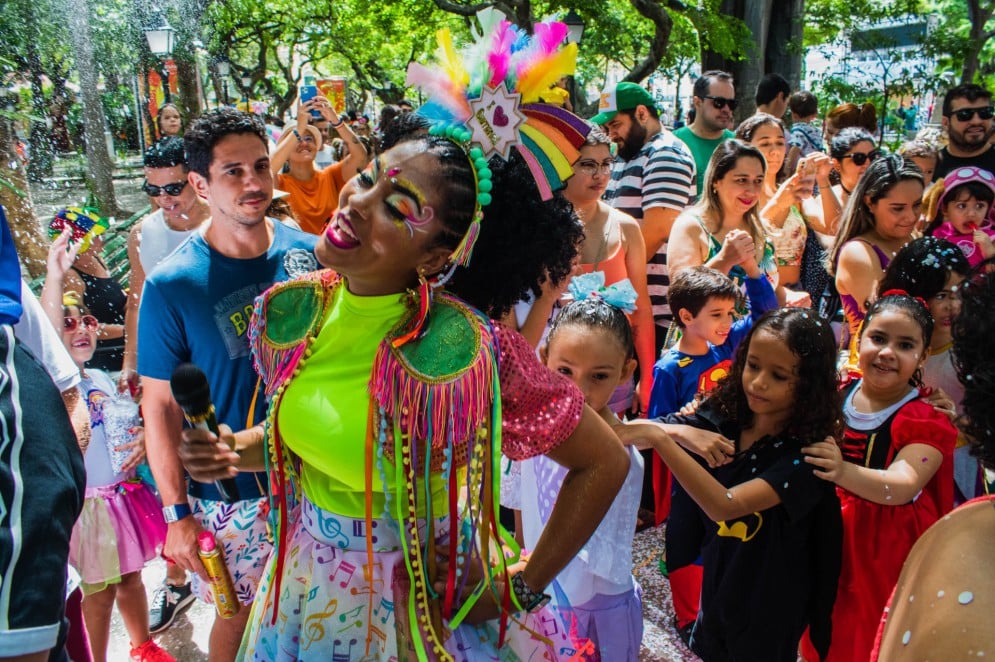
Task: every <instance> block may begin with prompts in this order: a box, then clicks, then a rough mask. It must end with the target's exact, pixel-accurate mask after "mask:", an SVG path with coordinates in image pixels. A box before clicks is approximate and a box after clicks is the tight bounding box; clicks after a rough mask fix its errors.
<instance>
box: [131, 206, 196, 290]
mask: <svg viewBox="0 0 995 662" xmlns="http://www.w3.org/2000/svg"><path fill="white" fill-rule="evenodd" d="M140 232H141V236H142V243H141V245H140V246H139V249H138V259H139V261H140V262H141V263H142V269H143V270H144V271H145V275H148V274H150V273H152V270H153V269H155V267H156V265H157V264H159V263H160V262H162V261H163V260H164V259H166V257H167V256H169V254H170V253H172V252H173V251H174V250H176V247H177V246H179V245H180V244H182V243H183V242H184V240H186V238H187V237H189V236H190V234H191V233H192V232H193V230H174V229H173V228H171V227H169V225H168V224H167V223H166V218H165V217H164V216H163V214H162V210H161V209H157V210H155V211H154V212H152V213H151V214H149V215H148V216H146V217H145V219H144V220H143V221H142V229H141V230H140Z"/></svg>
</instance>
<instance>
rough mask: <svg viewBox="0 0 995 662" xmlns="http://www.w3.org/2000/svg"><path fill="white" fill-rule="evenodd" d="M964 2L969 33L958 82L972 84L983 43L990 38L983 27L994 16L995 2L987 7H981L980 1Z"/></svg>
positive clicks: (977, 68) (990, 35)
mask: <svg viewBox="0 0 995 662" xmlns="http://www.w3.org/2000/svg"><path fill="white" fill-rule="evenodd" d="M966 1H967V17H968V20H970V21H971V31H970V32H969V33H968V37H967V40H968V44H969V46H968V49H967V52H966V53H965V54H964V70H963V71H962V72H961V79H960V82H961V83H973V82H974V78H975V76H976V75H977V73H978V70H979V69H980V67H981V49H982V48H984V47H985V42H986V41H987V40H988V39H990V38H991V37H992V34H991V33H986V32H985V25H986V24H987V23H988V21H990V20H991V18H992V16H993V15H995V2H992V3H991V4H990V5H989V6H987V7H982V2H981V0H966Z"/></svg>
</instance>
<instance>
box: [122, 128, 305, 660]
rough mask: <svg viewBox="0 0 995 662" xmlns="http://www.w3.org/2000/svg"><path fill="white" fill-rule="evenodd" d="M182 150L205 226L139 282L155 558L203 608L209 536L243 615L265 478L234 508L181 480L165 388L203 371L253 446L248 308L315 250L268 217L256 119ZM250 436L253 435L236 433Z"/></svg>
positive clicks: (234, 632)
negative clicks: (205, 212)
mask: <svg viewBox="0 0 995 662" xmlns="http://www.w3.org/2000/svg"><path fill="white" fill-rule="evenodd" d="M184 144H185V147H186V155H187V164H188V166H189V170H190V172H189V173H187V183H188V186H189V187H190V188H192V189H193V190H194V191H195V192H196V194H197V196H199V197H200V198H203V199H204V200H206V201H207V205H208V207H209V208H210V213H211V217H210V220H209V221H207V222H205V223H204V224H203V225H202V226H200V228H199V229H198V230H197V231H196V232H194V233H193V235H191V236H190V238H189V239H188V240H187V241H185V242H184V243H183V244H182V245H180V246H179V247H178V248H177V249H176V250H175V251H173V253H172V254H171V255H170V256H169V257H167V258H166V259H164V260H163V261H162V262H160V263H159V265H158V266H157V267H155V269H154V270H153V271H152V273H151V274H149V276H148V278H147V279H146V280H145V287H144V291H143V293H142V302H141V308H140V312H139V316H138V373H139V374H140V375H141V378H142V387H143V390H144V396H143V398H142V412H143V414H144V417H145V443H146V449H147V452H148V459H149V466H150V467H151V468H152V474H153V475H154V476H155V480H156V485H157V487H158V488H159V493H160V495H161V497H162V504H163V506H164V508H163V515H164V516H165V518H166V522H167V523H168V524H167V527H168V528H167V531H166V544H165V547H164V548H163V554H164V555H165V556H166V557H167V558H170V559H172V560H173V561H174V562H175V563H176V564H177V565H178V566H180V567H181V568H183V569H185V570H191V571H193V572H194V573H196V578H195V579H194V582H193V587H192V589H193V592H194V593H195V594H197V595H198V597H200V598H201V599H202V600H204V601H206V602H211V601H212V600H211V597H210V588H209V585H208V583H207V579H208V577H207V572H206V571H205V569H204V566H203V564H202V563H201V562H200V559H199V558H198V556H197V547H198V545H197V536H198V535H199V534H200V533H201V532H203V531H208V532H210V533H211V534H212V535H213V536H214V538H215V539H216V540H217V544H218V546H219V547H220V548H221V549H222V550H223V553H224V558H225V563H226V564H227V565H228V570H229V572H230V573H231V577H232V581H233V584H234V588H235V592H236V594H237V596H238V599H239V601H240V602H241V604H243V605H248V604H249V603H251V602H252V600H253V598H254V597H255V591H256V586H257V584H258V582H259V580H260V578H261V577H262V574H263V567H264V565H265V563H266V559H267V558H268V556H269V553H270V550H271V549H272V545H271V543H270V541H269V539H268V534H267V528H266V513H267V508H266V501H267V497H266V487H265V486H266V485H267V477H266V474H265V472H260V473H258V474H257V473H251V472H247V473H240V474H238V476H237V477H235V478H234V482H235V485H236V487H237V492H238V494H237V496H233V502H232V503H226V501H225V499H224V496H223V495H222V494H221V493H220V491H219V490H218V489H217V488H216V486H215V485H214V484H208V483H200V482H197V481H194V480H187V479H186V477H185V475H184V472H183V465H182V464H181V462H180V458H179V455H178V454H177V448H178V445H179V441H180V433H181V430H182V427H183V414H182V412H181V410H180V407H179V405H178V404H177V403H176V401H175V400H174V399H173V396H172V391H171V389H170V377H171V375H172V374H173V370H175V368H176V367H177V366H178V365H179V364H181V363H186V362H190V363H194V364H196V365H197V366H199V367H200V368H201V369H202V370H203V371H204V373H205V375H206V376H207V382H208V386H209V387H210V393H211V399H212V401H213V403H214V406H215V407H216V408H217V410H216V416H217V420H218V422H219V423H222V424H224V425H227V426H228V427H230V428H231V429H233V430H239V431H240V432H238V433H237V434H236V441H237V444H236V450H238V449H240V448H242V445H241V444H242V443H243V440H244V439H245V438H247V437H248V438H254V437H256V436H259V435H261V434H262V427H261V422H262V419H263V417H264V413H265V409H266V408H265V406H263V405H262V404H261V403H262V402H263V398H257V397H256V396H257V389H258V388H259V385H258V382H257V377H256V373H255V370H254V369H253V367H252V357H251V356H250V353H249V340H248V329H249V317H250V315H251V313H252V308H253V301H254V300H255V298H256V297H257V296H258V295H259V294H261V293H262V292H264V291H265V290H266V289H267V288H269V287H270V286H271V285H272V284H273V283H274V282H277V281H282V280H286V279H288V278H292V277H294V276H299V275H302V274H303V273H306V272H308V271H313V270H314V269H316V268H317V266H318V263H317V259H316V258H315V256H314V245H315V242H316V238H315V237H314V236H313V235H309V234H305V233H303V232H300V231H298V230H294V229H292V228H290V227H288V226H286V225H284V224H283V223H280V222H279V221H276V220H274V219H272V218H268V217H267V216H266V210H267V208H268V207H269V205H270V202H271V201H272V199H273V175H272V172H271V171H270V157H269V150H268V145H267V134H266V127H265V126H264V125H263V123H262V121H261V120H260V119H259V118H258V117H256V116H255V115H249V114H246V113H242V112H240V111H237V110H234V109H232V108H220V109H218V110H214V111H211V112H209V113H205V114H204V115H202V116H201V117H199V118H198V119H197V120H195V121H194V122H193V124H191V126H190V128H189V129H187V132H186V134H185V135H184ZM256 400H258V402H256ZM247 424H248V425H249V426H253V425H254V427H249V429H247V430H243V428H245V427H246V426H247ZM248 616H249V609H248V608H243V609H242V610H241V611H240V612H239V613H238V614H237V615H236V616H234V617H233V618H228V619H222V618H218V619H215V621H214V626H213V628H212V630H211V638H210V644H209V657H210V660H212V662H219V661H221V660H234V659H235V656H236V651H237V650H238V645H239V643H240V641H241V639H242V632H243V630H244V629H245V624H246V621H247V619H248Z"/></svg>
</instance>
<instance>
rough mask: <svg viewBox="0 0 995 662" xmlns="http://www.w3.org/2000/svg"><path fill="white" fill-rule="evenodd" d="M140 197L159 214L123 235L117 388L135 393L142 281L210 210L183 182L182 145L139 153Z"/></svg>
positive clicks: (176, 141) (163, 143)
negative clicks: (125, 270) (124, 283)
mask: <svg viewBox="0 0 995 662" xmlns="http://www.w3.org/2000/svg"><path fill="white" fill-rule="evenodd" d="M143 161H144V165H145V181H144V182H143V183H142V191H144V192H145V195H147V196H149V198H150V199H151V200H152V201H153V202H156V203H158V205H159V208H158V209H156V210H155V211H153V212H152V213H151V214H149V215H148V216H146V217H145V218H143V219H142V220H141V221H139V222H138V223H137V224H135V226H134V227H133V228H132V229H131V233H130V234H129V235H128V265H129V267H130V272H129V275H128V292H129V297H128V307H127V310H126V311H125V322H124V326H125V346H124V364H123V367H122V369H121V378H120V381H119V384H120V385H121V386H124V385H125V384H128V386H130V387H131V389H132V391H134V390H136V389H137V387H138V373H137V372H136V371H135V370H136V368H137V366H138V304H139V303H140V302H141V299H142V288H144V287H145V275H146V274H148V273H150V272H151V271H152V269H154V268H155V266H156V265H157V264H159V263H160V262H161V261H162V260H163V258H165V257H166V256H167V255H169V254H170V253H172V252H173V251H174V250H176V247H177V246H179V245H180V244H181V243H183V241H184V240H185V239H186V238H187V237H188V236H189V235H190V233H191V232H193V231H194V230H195V229H197V228H198V227H199V226H200V224H201V223H203V222H204V221H206V220H207V217H208V216H210V214H211V210H210V208H209V207H208V206H207V203H206V202H204V201H203V200H201V199H200V198H198V197H197V193H196V192H195V191H194V190H193V187H192V186H190V185H189V183H188V182H187V173H188V172H189V171H190V169H189V168H188V167H187V157H186V153H185V152H184V150H183V139H182V138H178V137H175V136H171V137H167V138H163V139H162V140H160V141H159V142H157V143H156V144H154V145H152V146H151V147H149V148H148V149H147V150H146V151H145V155H144V159H143Z"/></svg>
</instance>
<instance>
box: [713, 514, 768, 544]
mask: <svg viewBox="0 0 995 662" xmlns="http://www.w3.org/2000/svg"><path fill="white" fill-rule="evenodd" d="M716 524H718V525H719V530H718V531H717V532H716V535H718V536H719V537H720V538H736V539H738V540H739V541H741V542H749V541H750V540H752V539H753V537H754V536H756V535H757V533H759V532H760V527H762V526H763V525H764V518H763V515H761V514H760V513H753V514H752V515H746V516H745V517H740V518H739V519H737V520H735V521H733V522H732V524H726V523H725V522H724V521H722V522H716Z"/></svg>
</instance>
